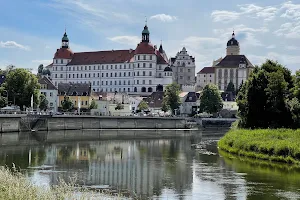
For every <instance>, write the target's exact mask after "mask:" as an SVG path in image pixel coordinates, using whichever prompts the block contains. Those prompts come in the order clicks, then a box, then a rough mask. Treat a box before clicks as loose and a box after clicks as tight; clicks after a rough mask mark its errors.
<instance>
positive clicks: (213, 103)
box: [200, 84, 223, 114]
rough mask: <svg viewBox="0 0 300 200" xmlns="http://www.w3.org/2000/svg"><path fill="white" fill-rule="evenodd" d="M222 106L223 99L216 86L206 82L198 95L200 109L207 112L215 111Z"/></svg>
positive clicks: (219, 109)
mask: <svg viewBox="0 0 300 200" xmlns="http://www.w3.org/2000/svg"><path fill="white" fill-rule="evenodd" d="M222 108H223V101H222V98H221V95H220V92H219V90H218V87H217V86H216V85H213V84H208V85H206V86H205V87H204V89H203V92H202V94H201V97H200V111H201V112H207V113H211V114H212V113H217V112H219V111H221V110H222Z"/></svg>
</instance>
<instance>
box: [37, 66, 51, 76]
mask: <svg viewBox="0 0 300 200" xmlns="http://www.w3.org/2000/svg"><path fill="white" fill-rule="evenodd" d="M41 75H49V76H50V70H49V69H45V68H44V66H43V64H40V65H39V67H38V76H41Z"/></svg>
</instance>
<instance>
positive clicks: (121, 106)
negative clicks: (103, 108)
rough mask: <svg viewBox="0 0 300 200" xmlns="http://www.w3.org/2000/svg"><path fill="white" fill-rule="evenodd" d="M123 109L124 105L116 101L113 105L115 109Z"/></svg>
mask: <svg viewBox="0 0 300 200" xmlns="http://www.w3.org/2000/svg"><path fill="white" fill-rule="evenodd" d="M123 109H124V105H123V104H121V103H117V106H116V107H115V110H123Z"/></svg>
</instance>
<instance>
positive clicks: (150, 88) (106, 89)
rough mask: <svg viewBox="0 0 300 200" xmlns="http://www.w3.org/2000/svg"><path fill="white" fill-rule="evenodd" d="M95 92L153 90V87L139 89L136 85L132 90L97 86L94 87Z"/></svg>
mask: <svg viewBox="0 0 300 200" xmlns="http://www.w3.org/2000/svg"><path fill="white" fill-rule="evenodd" d="M93 91H94V92H96V91H97V92H100V91H103V92H115V91H118V92H153V88H152V87H148V88H146V87H142V88H141V90H138V89H137V88H136V87H135V88H134V89H133V90H132V89H131V88H103V89H101V88H97V89H93Z"/></svg>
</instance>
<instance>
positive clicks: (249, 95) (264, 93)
mask: <svg viewBox="0 0 300 200" xmlns="http://www.w3.org/2000/svg"><path fill="white" fill-rule="evenodd" d="M293 88H294V81H293V77H292V75H291V72H290V71H289V70H288V69H286V68H285V67H283V66H282V65H280V64H279V63H278V62H274V61H271V60H267V61H266V62H265V63H263V64H262V66H261V67H255V69H254V70H253V72H252V73H251V74H250V77H249V79H248V80H247V81H246V82H245V83H244V84H243V85H242V87H241V89H240V91H239V93H238V97H237V104H238V106H239V116H240V121H239V126H240V127H243V128H282V127H291V126H293V124H294V121H293V117H292V113H291V111H290V110H289V109H288V108H289V107H288V105H287V102H289V101H290V100H291V99H292V97H293V95H292V91H293Z"/></svg>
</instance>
